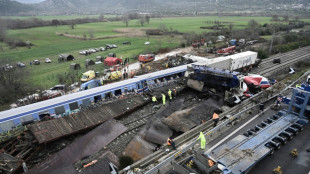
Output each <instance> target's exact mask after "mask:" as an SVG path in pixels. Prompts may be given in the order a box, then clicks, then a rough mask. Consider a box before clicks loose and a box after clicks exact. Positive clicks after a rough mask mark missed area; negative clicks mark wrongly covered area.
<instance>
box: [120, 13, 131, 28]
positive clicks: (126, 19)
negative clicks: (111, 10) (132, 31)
mask: <svg viewBox="0 0 310 174" xmlns="http://www.w3.org/2000/svg"><path fill="white" fill-rule="evenodd" d="M122 19H123V23H125V24H126V27H128V24H129V21H130V18H129V15H128V14H123V16H122Z"/></svg>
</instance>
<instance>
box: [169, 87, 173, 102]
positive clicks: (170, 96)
mask: <svg viewBox="0 0 310 174" xmlns="http://www.w3.org/2000/svg"><path fill="white" fill-rule="evenodd" d="M168 96H169V101H170V102H171V100H172V91H171V89H169V90H168Z"/></svg>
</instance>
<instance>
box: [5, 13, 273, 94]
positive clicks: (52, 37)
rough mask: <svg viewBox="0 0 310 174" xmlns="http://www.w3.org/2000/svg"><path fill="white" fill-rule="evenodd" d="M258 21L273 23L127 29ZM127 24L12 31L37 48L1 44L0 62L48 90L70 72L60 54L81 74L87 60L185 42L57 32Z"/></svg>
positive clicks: (99, 31)
mask: <svg viewBox="0 0 310 174" xmlns="http://www.w3.org/2000/svg"><path fill="white" fill-rule="evenodd" d="M54 17H56V16H52V17H47V16H46V17H44V16H43V17H40V18H42V19H46V20H47V19H54ZM74 17H77V16H62V17H61V18H62V19H64V18H68V19H69V18H74ZM251 19H255V20H256V21H258V22H259V23H260V24H264V23H270V18H269V17H226V16H225V17H184V18H162V19H160V18H156V19H151V21H150V24H149V25H147V24H146V25H144V26H141V25H140V24H138V21H137V20H132V21H130V23H129V27H128V28H135V29H148V28H159V26H160V25H161V24H165V25H166V27H167V28H168V29H169V30H170V29H173V30H178V31H179V32H191V31H195V32H197V33H202V32H209V31H210V30H206V29H201V28H200V27H201V26H211V25H213V24H210V23H206V21H215V20H217V21H222V22H227V23H225V25H229V23H232V24H233V25H234V29H241V28H246V27H247V23H248V21H249V20H251ZM125 28H126V27H125V24H124V23H123V22H121V21H116V22H101V23H88V24H78V25H76V27H75V29H71V28H70V27H69V26H58V27H55V26H50V27H37V28H31V29H20V30H9V31H8V35H9V37H12V38H18V39H21V40H23V41H27V40H29V41H31V43H32V44H34V46H33V47H32V48H31V49H27V48H21V47H18V48H17V49H9V48H8V46H6V45H4V44H3V43H0V45H1V46H2V47H3V49H4V53H0V59H10V60H12V61H14V62H17V61H21V62H23V63H25V64H26V65H27V67H26V68H27V69H29V70H30V71H31V76H30V77H29V79H27V80H28V81H29V83H32V84H34V85H37V86H40V87H43V88H49V87H51V86H53V85H55V84H57V83H58V82H57V78H56V75H57V74H58V73H63V72H66V71H69V70H70V68H69V67H70V64H71V63H72V62H64V63H58V62H57V58H58V55H59V54H65V53H66V54H72V55H74V57H75V58H76V60H75V61H74V62H76V63H80V64H81V66H82V67H83V69H81V70H80V71H79V72H80V73H82V72H84V71H85V70H86V69H85V68H84V61H85V59H87V58H90V59H93V60H95V57H96V56H97V55H102V56H107V54H108V53H109V52H115V53H116V54H117V56H118V57H123V58H125V57H132V56H135V55H138V54H140V53H147V52H151V51H155V50H157V49H159V48H160V47H162V48H175V47H178V46H179V45H180V43H181V41H182V37H181V36H175V37H170V36H156V37H154V36H152V37H150V42H151V44H150V45H144V42H145V41H147V37H145V36H144V37H141V36H140V37H128V36H129V35H128V36H127V37H126V35H125V37H115V38H110V39H101V40H80V39H73V38H68V37H65V36H59V35H56V33H67V34H70V35H75V36H80V37H82V36H83V35H84V34H86V35H87V38H89V37H90V35H89V32H90V31H92V32H93V33H94V37H95V38H97V37H103V36H111V35H118V34H120V33H117V32H115V30H116V29H125ZM125 40H128V41H131V42H132V45H122V42H123V41H125ZM107 43H109V44H117V45H118V46H119V48H117V49H113V50H109V51H106V52H99V53H95V54H92V55H90V56H87V57H86V56H82V55H79V54H78V53H79V51H80V50H85V49H89V48H98V47H102V46H104V45H105V44H107ZM46 57H49V58H51V59H52V63H51V64H46V63H44V58H46ZM34 59H39V60H40V61H41V65H36V66H34V65H33V66H32V67H30V66H29V62H30V61H33V60H34ZM100 66H102V65H96V66H94V67H91V68H93V69H101V68H102V67H100Z"/></svg>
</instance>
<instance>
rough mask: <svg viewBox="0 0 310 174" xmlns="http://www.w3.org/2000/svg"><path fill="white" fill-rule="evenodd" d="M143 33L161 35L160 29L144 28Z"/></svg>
mask: <svg viewBox="0 0 310 174" xmlns="http://www.w3.org/2000/svg"><path fill="white" fill-rule="evenodd" d="M145 33H146V34H147V35H162V34H163V33H162V32H161V30H160V29H148V30H146V32H145Z"/></svg>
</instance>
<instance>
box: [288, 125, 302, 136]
mask: <svg viewBox="0 0 310 174" xmlns="http://www.w3.org/2000/svg"><path fill="white" fill-rule="evenodd" d="M289 128H291V129H294V130H295V131H296V135H297V134H299V132H300V130H299V129H298V128H295V127H293V125H291V126H290V127H289Z"/></svg>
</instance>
